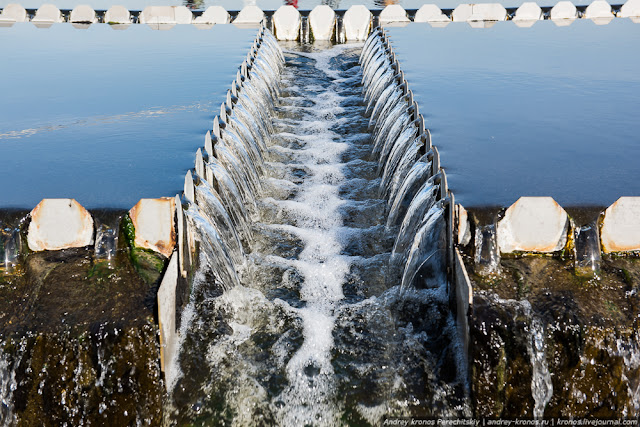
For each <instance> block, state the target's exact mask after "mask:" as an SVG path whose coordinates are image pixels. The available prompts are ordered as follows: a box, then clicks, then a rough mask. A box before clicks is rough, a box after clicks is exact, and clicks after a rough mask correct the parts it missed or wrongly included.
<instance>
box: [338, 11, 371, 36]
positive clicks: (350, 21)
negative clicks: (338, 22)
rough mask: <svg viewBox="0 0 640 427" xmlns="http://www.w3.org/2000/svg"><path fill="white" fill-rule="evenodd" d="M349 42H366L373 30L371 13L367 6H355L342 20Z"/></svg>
mask: <svg viewBox="0 0 640 427" xmlns="http://www.w3.org/2000/svg"><path fill="white" fill-rule="evenodd" d="M342 22H343V24H344V31H345V36H346V38H347V40H366V39H367V37H368V36H369V29H370V28H371V12H369V9H367V8H366V7H365V6H363V5H361V4H359V5H353V6H351V7H350V8H349V9H348V10H347V11H346V12H345V14H344V17H343V18H342Z"/></svg>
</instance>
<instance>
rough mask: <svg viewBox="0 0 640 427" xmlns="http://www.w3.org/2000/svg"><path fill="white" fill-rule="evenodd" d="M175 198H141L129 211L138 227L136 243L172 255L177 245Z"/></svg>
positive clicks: (138, 245)
mask: <svg viewBox="0 0 640 427" xmlns="http://www.w3.org/2000/svg"><path fill="white" fill-rule="evenodd" d="M174 213H175V200H174V198H173V197H161V198H159V199H140V201H139V202H138V203H137V204H136V205H135V206H134V207H133V208H131V210H130V211H129V216H130V217H131V221H132V222H133V226H134V227H135V229H136V238H135V242H134V244H135V245H136V246H137V247H139V248H145V249H151V250H152V251H155V252H158V253H161V254H162V255H164V256H165V257H167V258H168V257H170V256H171V253H172V252H173V248H174V247H175V245H176V231H175V227H174V219H173V218H174Z"/></svg>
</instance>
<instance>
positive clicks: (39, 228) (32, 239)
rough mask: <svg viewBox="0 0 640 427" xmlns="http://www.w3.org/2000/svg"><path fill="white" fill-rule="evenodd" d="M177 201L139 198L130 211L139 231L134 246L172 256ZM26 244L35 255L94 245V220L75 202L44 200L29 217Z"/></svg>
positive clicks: (72, 200)
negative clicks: (36, 253) (42, 252)
mask: <svg viewBox="0 0 640 427" xmlns="http://www.w3.org/2000/svg"><path fill="white" fill-rule="evenodd" d="M174 214H175V199H174V198H173V197H162V198H159V199H140V201H139V202H138V203H137V204H136V205H135V206H134V207H133V208H131V210H130V211H129V216H130V217H131V220H132V222H133V224H134V227H135V230H136V233H135V234H136V236H135V245H136V246H137V247H140V248H145V249H151V250H153V251H155V252H158V253H160V254H162V255H164V256H165V257H169V256H171V253H172V252H173V248H174V246H175V243H176V236H175V228H174ZM29 216H30V218H31V221H30V223H29V228H28V231H27V244H28V245H29V249H30V250H32V251H35V252H38V251H51V250H61V249H68V248H79V247H85V246H89V245H92V244H93V241H94V234H95V230H94V226H95V224H94V220H93V217H92V216H91V214H90V213H89V212H88V211H87V210H86V209H85V208H84V207H83V206H82V205H80V203H78V202H77V201H76V200H74V199H43V200H42V201H41V202H40V203H38V205H37V206H36V207H35V208H33V210H32V211H31V213H30V214H29Z"/></svg>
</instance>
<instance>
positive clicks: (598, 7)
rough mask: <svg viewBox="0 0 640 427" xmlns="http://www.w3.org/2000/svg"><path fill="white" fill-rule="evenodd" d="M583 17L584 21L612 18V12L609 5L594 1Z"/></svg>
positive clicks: (598, 0)
mask: <svg viewBox="0 0 640 427" xmlns="http://www.w3.org/2000/svg"><path fill="white" fill-rule="evenodd" d="M584 17H585V18H586V19H594V18H613V11H612V10H611V5H610V4H609V3H607V2H606V1H604V0H595V1H594V2H592V3H591V4H590V5H589V6H587V10H585V11H584Z"/></svg>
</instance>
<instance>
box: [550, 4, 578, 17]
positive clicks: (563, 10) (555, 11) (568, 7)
mask: <svg viewBox="0 0 640 427" xmlns="http://www.w3.org/2000/svg"><path fill="white" fill-rule="evenodd" d="M577 17H578V9H576V7H575V6H574V5H573V3H571V2H570V1H561V2H558V3H557V4H556V5H555V6H553V8H552V9H551V19H552V20H553V21H560V20H571V21H573V20H575V19H576V18H577Z"/></svg>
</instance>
